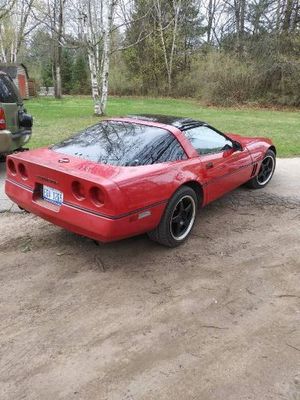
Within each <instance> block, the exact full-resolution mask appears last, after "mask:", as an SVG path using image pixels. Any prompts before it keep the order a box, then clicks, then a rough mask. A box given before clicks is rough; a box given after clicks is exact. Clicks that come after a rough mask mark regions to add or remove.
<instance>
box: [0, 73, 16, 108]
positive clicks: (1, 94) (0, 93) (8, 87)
mask: <svg viewBox="0 0 300 400" xmlns="http://www.w3.org/2000/svg"><path fill="white" fill-rule="evenodd" d="M0 102H1V103H17V102H18V95H17V93H16V88H15V86H14V84H13V82H12V81H11V80H10V79H9V77H8V76H6V75H3V74H0Z"/></svg>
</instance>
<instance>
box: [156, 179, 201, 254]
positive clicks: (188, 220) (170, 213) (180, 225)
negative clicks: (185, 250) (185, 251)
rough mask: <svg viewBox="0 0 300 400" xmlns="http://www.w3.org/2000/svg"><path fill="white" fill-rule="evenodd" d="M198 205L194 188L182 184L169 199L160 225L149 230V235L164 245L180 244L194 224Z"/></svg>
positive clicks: (174, 245) (173, 245)
mask: <svg viewBox="0 0 300 400" xmlns="http://www.w3.org/2000/svg"><path fill="white" fill-rule="evenodd" d="M197 207H198V199H197V195H196V193H195V192H194V190H193V189H191V188H190V187H188V186H182V187H181V188H180V189H178V190H177V192H176V193H175V194H174V195H173V197H172V198H171V200H170V201H169V203H168V205H167V207H166V209H165V212H164V215H163V217H162V219H161V221H160V223H159V225H158V227H157V228H156V229H154V230H153V231H151V232H148V236H149V237H150V239H152V240H154V241H156V242H158V243H160V244H162V245H164V246H168V247H176V246H179V245H180V244H181V243H183V242H184V241H185V240H186V239H187V237H188V236H189V234H190V232H191V230H192V228H193V226H194V223H195V219H196V213H197Z"/></svg>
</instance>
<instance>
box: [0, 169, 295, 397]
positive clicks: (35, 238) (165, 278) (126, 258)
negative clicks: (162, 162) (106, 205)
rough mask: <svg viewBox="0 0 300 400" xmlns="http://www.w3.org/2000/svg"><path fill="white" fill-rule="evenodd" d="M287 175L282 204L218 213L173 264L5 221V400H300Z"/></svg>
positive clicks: (163, 254) (130, 246)
mask: <svg viewBox="0 0 300 400" xmlns="http://www.w3.org/2000/svg"><path fill="white" fill-rule="evenodd" d="M299 165H300V164H299ZM284 168H285V169H284ZM282 171H285V172H282ZM288 171H289V167H286V164H285V167H283V169H281V172H282V173H283V174H284V173H286V175H283V176H281V178H282V180H281V181H280V179H279V178H278V179H277V181H276V179H275V178H274V183H271V184H270V187H271V185H272V184H273V188H274V187H275V188H276V190H273V191H272V190H271V191H269V190H260V191H248V190H247V189H244V188H241V189H238V190H236V191H235V192H234V193H232V194H230V195H228V196H226V197H224V198H222V199H221V200H219V201H217V202H215V203H214V204H212V205H210V206H208V207H206V208H205V209H204V210H202V211H201V212H200V214H199V217H198V220H197V223H196V226H195V229H194V231H193V234H192V237H191V238H190V239H189V240H188V241H187V242H186V243H185V244H184V245H183V246H182V247H180V248H177V249H175V250H170V249H166V248H163V247H160V246H159V245H157V244H155V243H152V242H150V241H149V240H148V239H147V237H146V236H140V237H137V238H132V239H128V240H124V241H121V242H118V243H112V244H107V245H101V246H99V247H97V246H96V245H95V244H94V243H93V242H92V241H90V240H88V239H86V238H82V237H79V236H76V235H75V234H72V233H69V232H67V231H64V230H62V229H60V228H57V227H55V226H52V225H50V224H49V223H47V222H45V221H43V220H41V219H38V218H37V217H34V216H33V215H30V214H23V213H21V214H20V213H18V214H16V213H11V212H6V213H2V214H1V215H0V285H1V286H0V287H1V290H0V398H1V400H19V399H26V400H27V399H30V400H57V399H65V400H69V399H80V400H83V399H84V400H104V399H106V400H177V399H178V400H233V399H234V400H244V399H245V400H246V399H248V400H264V399H266V400H267V399H286V400H299V399H300V285H299V283H300V282H299V272H300V197H299V196H297V193H298V192H297V191H296V190H295V192H294V193H290V192H287V191H285V190H281V189H282V185H284V183H283V182H284V181H286V182H288V183H287V184H288V185H292V186H293V187H297V185H299V182H300V168H299V169H298V172H295V171H294V172H293V173H294V178H293V179H294V185H293V184H292V183H291V181H290V179H289V180H288V177H289V176H290V174H289V173H288ZM278 176H280V175H278ZM280 182H281V183H280ZM298 187H299V186H298ZM299 195H300V191H299Z"/></svg>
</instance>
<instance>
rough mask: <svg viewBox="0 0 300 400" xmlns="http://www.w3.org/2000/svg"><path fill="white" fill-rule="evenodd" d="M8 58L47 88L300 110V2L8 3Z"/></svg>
mask: <svg viewBox="0 0 300 400" xmlns="http://www.w3.org/2000/svg"><path fill="white" fill-rule="evenodd" d="M0 4H1V5H0V60H1V62H24V63H25V64H26V65H27V66H28V67H29V70H30V74H31V76H32V77H34V78H36V79H37V81H38V82H39V84H40V85H42V86H54V87H55V93H56V96H57V97H60V96H61V95H62V94H89V93H90V94H92V96H93V99H94V104H95V113H97V114H104V113H105V107H106V101H107V95H108V91H109V93H110V94H119V95H151V96H157V95H159V96H162V95H168V96H188V97H197V98H199V99H202V100H204V101H206V102H208V103H211V104H222V105H231V104H236V103H245V102H256V103H258V102H259V103H264V104H266V103H268V104H282V105H293V106H299V105H300V30H299V29H300V0H75V1H74V0H73V1H71V0H1V3H0Z"/></svg>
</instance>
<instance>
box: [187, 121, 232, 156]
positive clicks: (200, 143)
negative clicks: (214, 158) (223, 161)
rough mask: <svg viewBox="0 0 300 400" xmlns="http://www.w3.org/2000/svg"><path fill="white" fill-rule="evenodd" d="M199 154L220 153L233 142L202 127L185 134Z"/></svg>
mask: <svg viewBox="0 0 300 400" xmlns="http://www.w3.org/2000/svg"><path fill="white" fill-rule="evenodd" d="M183 133H184V134H185V136H186V137H187V138H188V139H189V141H190V142H191V144H192V146H193V147H194V148H195V149H196V150H197V152H198V153H199V154H211V153H219V152H221V151H223V150H225V149H226V148H227V147H232V142H231V141H230V140H229V139H227V138H226V137H225V136H223V135H221V134H220V133H218V132H216V131H215V130H213V129H212V128H210V127H208V126H205V125H202V126H198V127H196V128H191V129H188V130H186V131H184V132H183Z"/></svg>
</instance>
